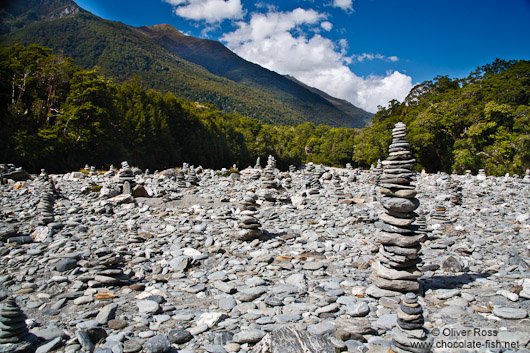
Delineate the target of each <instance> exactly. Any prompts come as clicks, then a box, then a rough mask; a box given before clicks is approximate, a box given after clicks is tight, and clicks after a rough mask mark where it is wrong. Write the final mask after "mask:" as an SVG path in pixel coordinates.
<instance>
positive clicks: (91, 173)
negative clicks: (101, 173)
mask: <svg viewBox="0 0 530 353" xmlns="http://www.w3.org/2000/svg"><path fill="white" fill-rule="evenodd" d="M88 175H90V176H95V175H98V172H97V170H96V167H95V166H91V167H90V172H89V173H88Z"/></svg>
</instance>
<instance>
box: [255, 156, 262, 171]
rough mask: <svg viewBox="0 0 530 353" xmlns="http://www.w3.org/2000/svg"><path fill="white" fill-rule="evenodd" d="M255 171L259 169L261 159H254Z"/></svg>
mask: <svg viewBox="0 0 530 353" xmlns="http://www.w3.org/2000/svg"><path fill="white" fill-rule="evenodd" d="M254 168H255V169H261V158H259V157H258V158H256V164H255V165H254Z"/></svg>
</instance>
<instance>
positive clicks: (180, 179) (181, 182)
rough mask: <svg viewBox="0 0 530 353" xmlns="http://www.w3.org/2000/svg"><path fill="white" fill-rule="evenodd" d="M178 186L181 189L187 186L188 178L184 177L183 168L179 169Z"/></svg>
mask: <svg viewBox="0 0 530 353" xmlns="http://www.w3.org/2000/svg"><path fill="white" fill-rule="evenodd" d="M176 178H177V186H178V187H179V188H181V189H185V188H186V186H187V185H186V178H185V177H184V171H183V170H182V169H179V170H177V177H176Z"/></svg>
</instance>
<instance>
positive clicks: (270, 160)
mask: <svg viewBox="0 0 530 353" xmlns="http://www.w3.org/2000/svg"><path fill="white" fill-rule="evenodd" d="M267 168H271V169H272V170H275V169H276V158H274V157H273V156H271V155H270V154H269V158H267Z"/></svg>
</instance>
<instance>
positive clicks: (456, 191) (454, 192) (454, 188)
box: [450, 180, 462, 206]
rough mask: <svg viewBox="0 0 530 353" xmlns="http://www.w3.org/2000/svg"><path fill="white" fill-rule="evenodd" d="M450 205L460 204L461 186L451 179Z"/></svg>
mask: <svg viewBox="0 0 530 353" xmlns="http://www.w3.org/2000/svg"><path fill="white" fill-rule="evenodd" d="M450 202H451V206H462V186H461V185H460V184H459V183H458V182H457V181H456V180H453V182H452V183H451V198H450Z"/></svg>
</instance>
